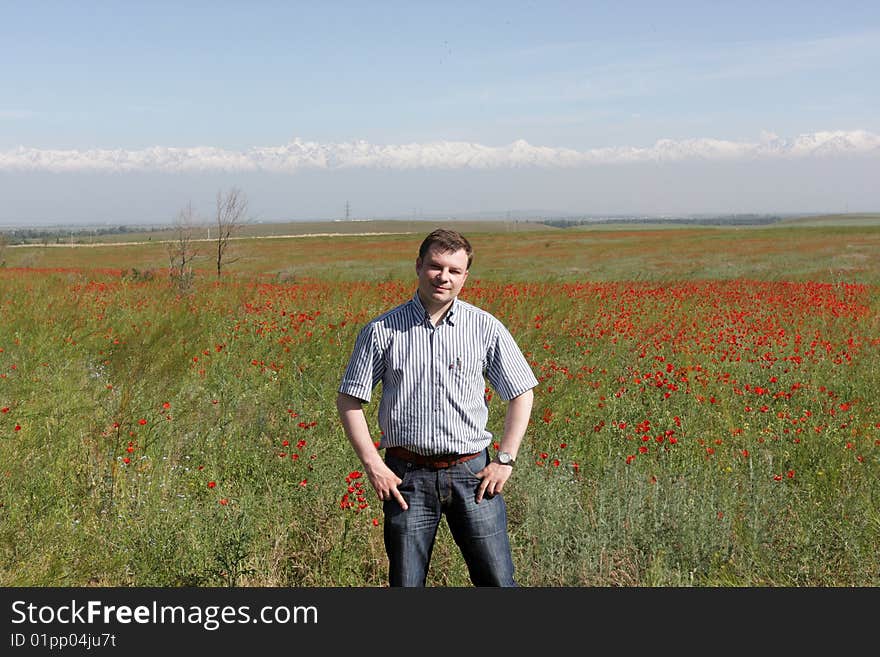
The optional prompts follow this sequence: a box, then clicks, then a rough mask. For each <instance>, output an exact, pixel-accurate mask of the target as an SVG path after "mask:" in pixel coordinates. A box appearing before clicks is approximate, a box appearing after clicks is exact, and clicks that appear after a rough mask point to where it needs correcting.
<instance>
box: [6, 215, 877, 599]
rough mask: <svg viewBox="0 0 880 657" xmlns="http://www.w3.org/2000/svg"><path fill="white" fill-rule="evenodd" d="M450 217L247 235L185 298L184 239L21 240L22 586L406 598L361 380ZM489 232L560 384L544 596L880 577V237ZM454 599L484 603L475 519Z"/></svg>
mask: <svg viewBox="0 0 880 657" xmlns="http://www.w3.org/2000/svg"><path fill="white" fill-rule="evenodd" d="M450 226H451V227H455V226H454V224H451V225H450ZM434 227H435V226H434V225H426V226H425V227H424V230H420V231H419V232H413V233H403V234H395V235H378V234H377V235H363V236H357V235H347V236H344V237H336V236H316V237H299V238H289V239H283V238H279V239H271V240H268V239H265V240H259V239H252V240H250V239H249V240H242V241H241V242H240V243H238V244H237V245H236V246H235V248H236V249H237V260H236V261H235V262H234V264H232V265H231V266H229V267H228V269H227V270H226V272H225V273H224V275H223V276H222V277H220V278H218V277H217V276H216V275H215V274H212V273H211V267H210V261H206V263H205V268H204V269H198V270H197V271H196V274H195V276H194V279H193V283H192V286H191V287H189V288H188V289H185V290H184V289H182V288H181V286H180V285H179V284H178V282H177V281H175V280H174V279H173V278H172V277H170V276H169V275H168V271H167V267H165V262H164V260H163V253H164V252H163V250H162V247H161V245H157V244H143V245H131V246H125V247H122V246H115V247H113V246H108V247H95V248H74V247H72V246H71V247H70V248H41V247H38V246H34V247H27V248H21V249H11V248H8V249H7V250H6V252H5V253H4V265H3V266H2V267H0V584H2V585H4V586H90V585H93V586H218V585H230V586H313V587H314V586H319V587H323V586H384V585H385V582H386V573H387V566H386V562H385V552H384V548H383V544H382V509H381V504H380V503H379V502H378V500H377V499H376V496H375V494H374V492H373V490H372V488H371V487H370V485H369V482H368V480H367V479H366V476H365V475H364V474H363V473H362V472H361V471H360V469H359V468H360V463H359V462H358V461H357V459H356V457H355V455H354V452H353V451H352V450H351V448H350V446H349V445H348V442H347V440H346V438H345V436H344V433H343V431H342V427H341V424H340V423H339V420H338V418H337V415H336V408H335V398H336V387H337V385H338V382H339V378H340V376H341V374H342V372H343V370H344V368H345V364H346V362H347V360H348V356H349V353H350V349H351V347H352V345H353V343H354V338H355V336H356V334H357V331H358V330H359V329H360V327H361V326H362V325H363V324H364V323H365V322H366V321H368V320H369V319H371V318H372V317H374V316H376V315H377V314H379V313H380V312H382V311H384V310H386V309H388V308H390V307H392V306H394V305H397V304H398V303H401V302H403V301H405V300H406V299H408V298H409V297H410V296H411V295H412V294H413V292H414V289H415V271H414V261H415V256H416V252H417V250H418V245H419V243H420V242H421V239H422V237H424V235H425V234H427V233H428V232H429V231H430V230H431V229H433V228H434ZM467 236H468V237H469V238H470V239H471V242H472V243H473V245H474V248H475V258H474V266H473V267H472V270H471V274H470V278H469V279H468V281H467V284H466V285H465V288H464V290H463V292H462V298H463V299H465V300H467V301H469V302H471V303H473V304H475V305H477V306H480V307H482V308H485V309H486V310H488V311H490V312H492V313H493V314H495V315H496V316H497V317H498V318H499V319H501V320H502V321H503V322H504V323H505V324H506V325H507V326H508V328H509V329H510V331H511V333H512V334H513V336H514V337H515V338H516V340H517V342H518V343H519V345H520V347H521V348H522V350H523V352H524V353H525V354H526V356H527V358H528V360H529V362H530V363H531V364H532V368H533V370H534V372H535V375H536V376H537V377H538V380H539V382H540V383H539V386H538V388H536V390H535V404H534V408H533V413H532V418H531V422H530V425H529V430H528V432H527V435H526V438H525V440H524V441H523V445H522V448H521V450H520V454H519V457H518V459H517V465H516V468H515V472H514V476H513V477H512V478H511V480H510V482H509V483H508V485H507V487H506V488H505V493H504V494H505V499H506V500H507V504H508V510H509V522H510V535H511V541H512V547H513V551H514V563H515V565H516V569H517V570H516V574H517V580H518V581H519V583H520V584H521V585H523V586H875V585H877V584H880V554H878V551H877V545H880V486H878V481H880V404H878V399H877V390H878V385H877V381H878V380H880V294H878V290H880V288H878V286H880V255H878V254H880V227H878V226H871V225H865V226H849V227H835V226H830V225H829V226H797V225H794V226H787V227H773V228H763V227H762V228H740V229H730V228H718V227H711V228H699V227H698V228H694V227H689V228H674V229H664V228H650V227H648V228H645V227H642V228H625V229H623V228H612V227H608V228H603V229H590V230H580V229H553V230H550V229H548V230H530V231H528V232H517V231H516V230H511V229H510V228H509V226H508V227H507V229H505V230H500V229H493V228H492V227H491V225H489V226H487V227H485V228H483V229H479V228H477V227H475V228H474V229H473V232H471V233H469V234H467ZM486 400H487V404H488V405H489V409H490V426H489V428H490V430H492V431H493V432H496V434H497V433H498V432H499V431H500V428H501V424H502V422H503V417H504V410H505V405H504V403H503V401H502V400H500V399H498V398H497V396H495V395H494V394H493V391H492V390H491V389H490V388H487V389H486ZM376 406H377V404H376V403H373V404H370V405H368V406H367V407H366V410H367V416H368V419H369V420H370V422H371V426H373V427H375V426H376V423H375V413H376ZM375 432H376V435H375V438H376V439H377V440H378V428H375ZM428 583H429V585H432V586H467V585H469V581H468V578H467V571H466V568H465V566H464V563H463V561H462V560H461V557H460V554H459V552H458V548H457V547H456V546H455V544H454V542H453V541H452V538H451V535H450V534H449V532H448V530H447V529H446V527H445V524H441V531H440V534H439V536H438V540H437V545H436V546H435V550H434V558H433V560H432V566H431V571H430V574H429V581H428Z"/></svg>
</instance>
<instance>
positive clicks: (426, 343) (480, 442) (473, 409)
mask: <svg viewBox="0 0 880 657" xmlns="http://www.w3.org/2000/svg"><path fill="white" fill-rule="evenodd" d="M486 379H488V381H489V383H490V384H491V386H492V388H493V389H494V390H495V392H497V393H498V395H499V396H500V397H501V398H502V399H505V400H510V399H513V398H514V397H517V396H518V395H520V394H522V393H524V392H526V391H527V390H530V389H531V388H534V387H535V386H536V385H538V381H537V379H536V378H535V375H534V373H533V372H532V370H531V367H529V364H528V362H527V361H526V359H525V357H524V356H523V354H522V352H521V351H520V349H519V347H518V346H517V344H516V342H515V341H514V339H513V337H512V336H511V335H510V332H509V331H508V330H507V328H505V326H504V325H503V324H502V323H501V322H500V321H499V320H498V319H496V318H495V317H494V316H493V315H491V314H490V313H488V312H486V311H485V310H481V309H480V308H477V307H476V306H473V305H471V304H469V303H467V302H465V301H461V300H460V299H458V298H456V299H454V300H453V302H452V305H451V306H450V308H449V310H448V311H447V313H446V317H445V318H444V319H443V321H441V322H440V323H438V325H437V326H434V325H433V324H432V323H431V321H430V319H429V316H428V313H427V312H426V311H425V308H424V306H422V303H421V300H420V299H419V295H418V293H416V294H415V295H414V296H413V298H412V299H410V300H409V301H407V302H406V303H403V304H401V305H399V306H397V307H396V308H394V309H392V310H389V311H387V312H386V313H383V314H382V315H380V316H379V317H377V318H375V319H374V320H372V321H371V322H369V323H368V324H367V325H366V326H364V327H363V328H362V329H361V331H360V333H358V336H357V340H356V341H355V345H354V350H353V353H352V355H351V359H350V360H349V362H348V367H347V368H346V370H345V374H344V375H343V377H342V382H341V384H340V386H339V392H341V393H345V394H347V395H351V396H352V397H356V398H358V399H360V400H361V401H363V402H369V401H370V399H371V398H372V391H373V388H374V387H375V386H376V385H377V384H378V383H379V382H380V381H381V382H382V399H381V401H380V402H379V428H380V429H381V430H382V438H381V441H380V444H379V448H380V449H383V448H386V447H407V448H408V449H410V450H412V451H414V452H418V453H420V454H427V455H433V454H470V453H473V452H479V451H481V450H482V449H484V448H485V447H487V446H488V445H489V442H490V441H491V440H492V433H491V432H489V431H487V429H486V424H487V421H488V419H489V408H488V403H487V401H486V396H485V392H486Z"/></svg>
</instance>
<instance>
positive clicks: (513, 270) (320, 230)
mask: <svg viewBox="0 0 880 657" xmlns="http://www.w3.org/2000/svg"><path fill="white" fill-rule="evenodd" d="M441 225H444V224H439V223H433V222H349V223H342V222H339V223H336V222H329V223H307V224H305V223H303V224H279V225H269V224H266V225H261V226H248V227H247V230H246V231H242V235H241V239H238V240H236V241H235V242H234V244H233V246H232V250H231V252H230V254H229V257H230V260H232V259H234V262H230V264H229V265H228V267H227V268H226V271H227V272H229V273H230V274H265V275H269V276H281V277H284V278H285V279H286V280H292V279H293V278H297V277H298V278H300V279H301V278H304V277H305V278H316V277H317V278H328V277H329V278H332V279H340V280H387V279H389V278H395V277H403V276H409V275H410V274H411V270H412V261H413V260H414V257H415V256H414V254H415V252H416V250H417V248H418V244H419V243H420V241H421V239H422V238H423V237H424V235H425V234H427V233H428V232H429V231H430V230H432V229H433V228H435V227H437V226H441ZM445 225H446V226H450V227H454V228H456V229H458V230H461V231H462V232H464V233H465V234H466V235H468V236H469V237H470V238H471V241H472V242H473V244H474V248H475V250H476V258H475V261H474V267H473V268H472V272H471V276H472V277H480V278H487V279H492V280H499V279H502V280H503V279H512V280H520V281H529V280H557V281H574V280H630V279H654V280H682V279H692V278H699V279H731V278H741V277H746V278H756V279H774V280H779V279H781V278H784V279H791V280H826V281H841V280H844V281H858V282H877V280H878V272H880V223H878V224H877V225H868V224H865V225H850V224H846V225H843V224H836V223H834V220H833V218H829V219H828V221H827V223H826V224H823V225H818V224H817V225H812V224H799V223H793V224H775V225H771V226H760V227H759V226H740V227H719V226H692V225H690V226H685V225H675V226H654V225H651V226H648V225H645V226H639V225H620V224H618V225H603V226H590V227H575V228H566V229H561V228H551V227H548V226H543V225H540V224H529V223H522V224H518V223H493V222H482V223H479V222H478V223H472V222H468V223H454V222H450V223H447V224H445ZM257 229H265V230H266V231H267V232H266V233H265V234H262V235H252V234H250V233H253V232H255V231H257ZM355 229H358V230H357V232H359V233H364V234H362V235H358V234H356V233H346V232H344V231H345V230H348V231H353V230H355ZM271 231H277V232H278V233H279V234H278V235H273V234H272V232H271ZM285 231H297V232H290V233H287V232H285ZM294 235H296V236H294ZM133 237H134V236H131V235H128V236H126V239H127V242H126V243H117V244H106V245H100V244H97V245H88V246H76V245H67V246H65V245H52V246H42V245H27V246H16V247H11V246H10V247H7V248H6V249H5V253H4V255H3V256H0V261H5V263H6V266H7V267H35V268H57V267H62V268H80V267H93V268H95V267H97V268H111V269H131V268H135V269H138V270H151V271H162V270H164V269H166V268H167V266H168V254H167V244H164V243H162V241H161V240H162V239H167V238H170V237H171V236H170V235H166V234H160V233H155V234H150V235H148V236H147V237H148V239H147V240H146V241H143V242H140V243H131V242H133V241H134V239H133ZM269 238H271V239H269ZM214 246H215V243H214V242H212V241H211V240H209V239H207V238H205V239H204V241H201V242H198V244H197V248H198V250H199V253H200V256H199V258H198V259H197V260H196V263H195V266H196V267H197V268H198V269H201V270H203V271H204V272H206V273H209V272H210V271H211V270H212V269H213V268H214V264H213V262H214V261H213V257H214V256H213V248H214Z"/></svg>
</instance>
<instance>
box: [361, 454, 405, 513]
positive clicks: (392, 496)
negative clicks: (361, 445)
mask: <svg viewBox="0 0 880 657" xmlns="http://www.w3.org/2000/svg"><path fill="white" fill-rule="evenodd" d="M367 477H369V479H370V483H371V484H372V485H373V490H375V491H376V495H377V496H378V497H379V499H380V500H381V501H383V502H386V501H388V500H397V503H398V504H399V505H400V508H401V509H403V510H404V511H406V510H407V509H408V508H409V506H408V505H407V503H406V500H405V499H403V495H402V494H401V493H400V491H399V490H397V486H398V485H400V484H402V483H403V479H401V478H400V477H398V476H397V475H396V474H394V471H393V470H392V469H391V468H389V467H388V466H387V465H385V462H384V461H380V462H379V463H377V464H376V467H375V468H374V469H372V470H367Z"/></svg>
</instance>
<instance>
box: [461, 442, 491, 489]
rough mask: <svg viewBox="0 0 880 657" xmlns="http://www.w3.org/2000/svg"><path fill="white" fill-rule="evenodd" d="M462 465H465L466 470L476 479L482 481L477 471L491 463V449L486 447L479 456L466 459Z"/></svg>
mask: <svg viewBox="0 0 880 657" xmlns="http://www.w3.org/2000/svg"><path fill="white" fill-rule="evenodd" d="M462 465H463V466H464V467H465V470H467V471H468V472H469V473H470V474H471V476H472V477H473V478H474V480H475V481H477V482H479V481H481V480H480V478H479V477H478V476H477V473H478V472H479V471H480V470H482V469H483V468H485V467H486V466H487V465H489V450H488V449H484V450H483V451H482V453H481V454H480V455H479V456H478V457H476V458H473V459H471V460H470V461H465V462H464V463H462Z"/></svg>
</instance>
